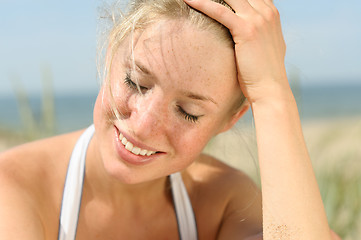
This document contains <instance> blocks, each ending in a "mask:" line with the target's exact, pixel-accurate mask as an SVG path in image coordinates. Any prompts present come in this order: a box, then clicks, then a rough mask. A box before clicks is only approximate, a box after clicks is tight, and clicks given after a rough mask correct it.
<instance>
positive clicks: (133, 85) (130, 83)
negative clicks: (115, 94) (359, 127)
mask: <svg viewBox="0 0 361 240" xmlns="http://www.w3.org/2000/svg"><path fill="white" fill-rule="evenodd" d="M124 83H125V84H126V85H127V86H128V87H129V88H130V89H132V90H138V86H139V88H140V90H141V91H146V90H148V88H146V87H143V86H140V85H139V84H138V86H137V84H136V83H135V82H133V81H132V79H131V77H130V73H127V74H126V75H125V79H124Z"/></svg>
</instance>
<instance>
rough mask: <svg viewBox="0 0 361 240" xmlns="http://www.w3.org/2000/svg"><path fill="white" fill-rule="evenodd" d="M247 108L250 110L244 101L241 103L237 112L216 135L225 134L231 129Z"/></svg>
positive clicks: (247, 103)
mask: <svg viewBox="0 0 361 240" xmlns="http://www.w3.org/2000/svg"><path fill="white" fill-rule="evenodd" d="M249 108H250V104H249V102H248V101H247V99H246V100H245V102H244V103H243V105H242V107H240V109H238V110H237V112H235V113H234V114H233V115H232V116H231V117H230V118H229V119H228V120H227V121H226V123H225V125H224V126H223V128H221V130H220V131H219V132H218V133H222V132H226V131H228V130H229V129H231V128H232V127H233V126H234V124H236V123H237V122H238V120H239V119H240V118H241V117H242V116H243V115H244V114H245V113H246V112H247V111H248V109H249Z"/></svg>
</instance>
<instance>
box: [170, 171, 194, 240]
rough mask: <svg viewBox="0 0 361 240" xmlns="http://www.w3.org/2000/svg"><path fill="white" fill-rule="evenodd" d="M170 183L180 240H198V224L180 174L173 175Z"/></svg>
mask: <svg viewBox="0 0 361 240" xmlns="http://www.w3.org/2000/svg"><path fill="white" fill-rule="evenodd" d="M170 182H171V188H172V195H173V202H174V206H175V211H176V215H177V221H178V232H179V238H180V239H181V240H197V238H198V233H197V222H196V218H195V215H194V212H193V208H192V203H191V201H190V199H189V196H188V192H187V189H186V187H185V185H184V183H183V179H182V175H181V174H180V172H176V173H173V174H171V175H170Z"/></svg>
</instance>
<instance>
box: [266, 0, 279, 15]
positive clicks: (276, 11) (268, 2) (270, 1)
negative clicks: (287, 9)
mask: <svg viewBox="0 0 361 240" xmlns="http://www.w3.org/2000/svg"><path fill="white" fill-rule="evenodd" d="M264 2H265V3H266V4H267V5H268V6H269V7H270V8H271V9H272V10H273V12H274V13H276V15H279V13H278V9H277V8H276V6H275V5H274V3H273V0H264Z"/></svg>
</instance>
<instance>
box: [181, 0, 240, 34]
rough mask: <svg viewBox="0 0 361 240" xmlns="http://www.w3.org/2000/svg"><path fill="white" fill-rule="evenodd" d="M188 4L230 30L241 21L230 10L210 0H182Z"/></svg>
mask: <svg viewBox="0 0 361 240" xmlns="http://www.w3.org/2000/svg"><path fill="white" fill-rule="evenodd" d="M184 1H185V2H186V3H187V4H188V5H189V6H191V7H192V8H195V9H197V10H198V11H200V12H202V13H204V14H206V15H207V16H209V17H210V18H213V19H214V20H216V21H218V22H219V23H221V24H223V25H224V26H225V27H227V28H228V29H229V30H230V31H231V32H232V30H233V29H235V28H236V27H237V26H238V24H239V22H240V21H242V20H241V18H240V17H238V16H237V15H236V14H235V13H234V12H233V11H232V10H230V9H228V8H227V7H226V6H224V5H221V4H219V3H216V2H213V1H211V0H184ZM242 1H243V0H242Z"/></svg>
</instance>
